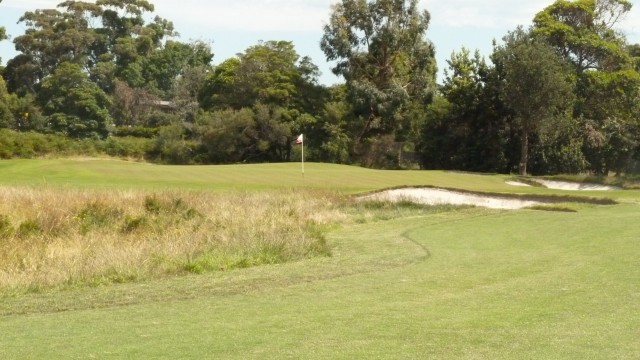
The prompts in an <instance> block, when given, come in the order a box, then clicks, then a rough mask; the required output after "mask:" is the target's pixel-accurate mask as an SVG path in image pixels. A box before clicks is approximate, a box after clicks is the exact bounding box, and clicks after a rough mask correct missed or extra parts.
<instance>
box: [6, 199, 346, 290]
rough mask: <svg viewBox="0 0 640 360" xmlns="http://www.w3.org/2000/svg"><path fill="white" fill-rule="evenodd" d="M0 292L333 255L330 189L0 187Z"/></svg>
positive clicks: (333, 217) (334, 217) (334, 216)
mask: <svg viewBox="0 0 640 360" xmlns="http://www.w3.org/2000/svg"><path fill="white" fill-rule="evenodd" d="M0 200H1V202H0V292H24V291H38V290H40V289H46V288H52V287H65V286H84V285H100V284H104V283H113V282H124V281H134V280H139V279H147V278H151V277H158V276H164V275H169V274H179V273H184V272H205V271H216V270H226V269H231V268H239V267H248V266H254V265H260V264H270V263H280V262H285V261H292V260H296V259H302V258H306V257H312V256H318V255H328V254H329V253H330V250H329V248H328V246H327V244H326V243H325V241H324V238H323V236H322V231H320V229H321V228H322V226H324V225H326V224H329V223H332V222H334V221H335V220H337V219H338V218H339V217H340V216H341V215H340V212H339V211H338V210H335V207H333V206H332V203H333V202H335V201H336V198H335V197H333V196H332V195H327V194H309V193H304V192H295V191H294V192H284V191H274V192H268V193H265V192H261V193H224V194H219V193H209V192H190V191H165V192H145V191H120V190H113V191H93V190H91V191H89V190H72V189H59V188H56V189H52V188H44V189H36V188H26V187H0Z"/></svg>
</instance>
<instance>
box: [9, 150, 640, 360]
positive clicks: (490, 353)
mask: <svg viewBox="0 0 640 360" xmlns="http://www.w3.org/2000/svg"><path fill="white" fill-rule="evenodd" d="M94 163H98V162H97V161H96V162H94ZM108 163H110V164H111V162H108ZM6 165H7V164H0V168H2V167H3V166H4V169H0V173H1V174H2V175H0V183H8V182H10V180H9V179H11V175H6V173H5V169H6V168H7V166H6ZM27 165H28V166H27ZM27 165H25V163H23V162H17V163H14V164H12V166H13V170H11V171H13V176H17V174H16V171H17V170H16V169H17V168H18V167H20V166H22V167H24V166H27V167H28V168H29V169H33V167H32V165H29V164H27ZM39 166H40V168H41V169H43V171H42V173H43V174H48V171H50V169H52V168H53V167H57V169H60V172H59V178H58V180H56V184H59V185H66V184H68V185H74V186H89V187H92V186H96V187H103V186H109V183H110V181H112V183H113V184H115V185H117V186H121V187H126V186H131V187H141V188H146V187H152V188H153V187H160V186H169V185H171V186H177V185H178V184H180V175H179V174H180V173H181V172H183V173H185V183H184V186H185V187H200V186H202V187H207V186H211V188H212V189H217V190H232V189H234V188H237V187H241V186H242V184H244V182H246V183H247V186H248V187H252V188H255V189H263V190H268V189H273V188H277V187H278V186H294V185H295V186H298V185H296V181H299V179H298V180H294V178H295V177H296V176H298V175H299V174H295V175H294V174H292V175H287V174H282V172H286V171H292V172H295V169H296V167H295V166H293V165H287V164H284V165H280V164H276V165H264V166H253V165H251V166H247V167H246V168H244V167H228V168H227V167H222V168H218V167H200V168H199V170H198V168H173V167H154V166H151V167H149V165H142V164H128V163H127V164H126V165H122V166H116V165H115V164H111V165H110V166H114V168H113V169H112V171H111V173H112V175H113V177H110V176H107V175H106V174H109V172H105V173H104V174H105V175H104V178H103V179H101V178H100V177H99V176H97V175H95V173H97V172H100V171H102V170H98V169H97V168H95V167H90V170H87V172H86V173H85V174H92V175H90V176H89V175H85V176H84V177H82V178H75V181H76V182H73V179H71V178H72V176H71V175H72V174H66V173H65V171H63V170H62V169H64V168H65V167H66V169H67V170H66V171H70V170H68V169H73V168H74V167H75V166H76V165H73V162H72V161H68V160H65V161H56V162H53V163H52V164H47V163H46V162H43V163H41V165H39ZM144 166H147V167H149V169H150V170H148V171H147V172H146V173H145V171H143V170H141V169H140V167H144ZM9 167H10V168H11V166H9ZM125 168H126V169H129V172H128V173H129V176H130V177H129V180H128V181H129V185H127V180H126V176H123V175H122V174H123V173H124V172H125V170H123V169H125ZM23 169H25V170H24V171H27V172H28V171H34V170H28V169H26V168H23ZM45 170H46V171H45ZM71 171H72V172H73V171H75V170H71ZM254 172H260V174H261V176H256V177H250V176H249V175H247V174H249V173H254ZM214 173H218V174H224V176H225V177H226V178H227V179H228V180H226V181H228V182H222V181H212V182H211V184H208V185H207V183H206V181H204V180H198V179H197V178H198V175H197V174H200V176H201V177H205V178H206V177H208V176H211V174H214ZM242 174H244V175H246V176H247V177H246V178H245V179H244V180H242ZM32 175H33V173H32ZM63 176H67V177H68V179H69V180H68V181H69V182H68V183H67V182H66V181H67V180H62V177H63ZM154 176H155V177H154ZM314 176H315V177H317V178H322V180H321V181H320V180H313V177H314ZM220 177H222V176H220ZM333 177H338V178H339V179H340V181H338V180H336V179H333ZM111 179H113V180H111ZM153 179H155V180H153ZM231 179H235V181H236V182H237V183H235V184H234V183H233V180H231ZM278 180H279V181H278ZM25 181H27V182H29V181H34V180H33V179H31V180H29V179H25ZM243 181H244V182H243ZM304 181H305V182H306V185H305V186H310V187H320V188H331V187H335V188H336V189H337V190H340V191H342V192H345V193H350V192H354V191H361V190H371V189H375V188H376V187H387V186H396V185H400V184H403V183H405V184H409V183H412V182H416V183H419V185H434V186H445V187H449V188H452V187H460V188H464V189H467V190H475V191H491V192H500V191H509V190H511V191H517V192H524V191H530V192H532V193H541V194H565V193H564V192H554V191H549V190H546V189H526V190H524V189H520V188H516V189H514V188H511V187H506V186H504V185H503V182H504V180H503V177H501V176H482V175H463V174H450V173H444V172H424V173H423V172H380V171H373V170H364V169H358V168H352V167H342V166H325V165H320V164H312V165H311V166H310V167H309V170H308V173H307V175H306V177H305V180H304ZM29 183H30V182H29ZM36 183H37V181H34V183H31V184H32V185H36ZM49 183H51V180H50V182H49ZM225 184H227V185H225ZM341 184H342V185H341ZM300 186H302V185H300ZM589 196H593V193H589ZM610 196H612V197H615V198H618V199H622V200H623V201H624V203H623V204H620V205H613V206H596V205H580V206H575V207H572V209H574V210H576V211H577V212H558V211H536V210H520V211H494V210H485V209H476V208H457V207H439V208H433V209H432V208H424V207H414V206H411V205H409V204H403V206H400V207H396V208H394V207H390V206H388V205H385V204H383V205H375V204H358V205H354V206H353V208H347V209H345V211H346V213H347V215H348V217H347V218H346V219H345V220H344V221H343V222H342V225H341V226H340V227H337V228H335V229H334V230H332V231H331V232H329V233H328V234H327V241H328V242H329V244H330V246H331V247H332V249H331V250H332V254H333V255H332V256H331V257H318V258H312V259H306V260H301V261H297V262H292V263H286V264H278V265H269V266H261V267H254V268H248V269H238V270H233V271H229V272H223V273H205V274H202V275H187V276H180V277H167V278H163V279H159V280H153V281H147V282H141V283H127V284H121V285H110V286H103V287H97V288H77V289H69V290H67V291H62V292H60V291H50V292H43V293H37V294H35V293H34V294H26V295H21V296H13V297H3V298H0V334H2V336H0V358H2V359H5V358H6V359H14V358H15V359H22V358H27V359H28V358H33V359H60V358H72V359H73V358H100V359H110V358H112V359H120V358H154V359H175V358H224V359H265V358H272V359H280V358H296V359H298V358H301V359H335V358H337V359H354V358H359V359H422V358H433V359H521V358H529V359H635V358H640V342H638V341H637V337H638V334H640V280H639V279H640V267H638V266H637V264H638V258H640V225H638V221H637V219H638V218H640V206H638V204H637V201H638V199H640V192H637V191H627V192H614V193H611V195H610Z"/></svg>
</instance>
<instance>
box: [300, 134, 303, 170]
mask: <svg viewBox="0 0 640 360" xmlns="http://www.w3.org/2000/svg"><path fill="white" fill-rule="evenodd" d="M300 137H301V138H302V144H300V145H302V177H304V135H300Z"/></svg>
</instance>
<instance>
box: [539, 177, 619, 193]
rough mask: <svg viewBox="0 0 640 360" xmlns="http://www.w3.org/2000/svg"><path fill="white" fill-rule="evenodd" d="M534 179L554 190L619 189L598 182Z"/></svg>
mask: <svg viewBox="0 0 640 360" xmlns="http://www.w3.org/2000/svg"><path fill="white" fill-rule="evenodd" d="M534 181H536V182H538V183H540V184H542V185H543V186H544V187H546V188H548V189H556V190H582V191H612V190H620V188H619V187H615V186H607V185H599V184H583V183H575V182H567V181H555V180H554V181H552V180H540V179H535V180H534Z"/></svg>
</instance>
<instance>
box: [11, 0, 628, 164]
mask: <svg viewBox="0 0 640 360" xmlns="http://www.w3.org/2000/svg"><path fill="white" fill-rule="evenodd" d="M631 6H632V5H631V3H630V2H629V1H627V0H573V1H565V0H558V1H556V2H555V3H553V4H552V5H550V6H548V7H546V8H545V9H543V10H542V11H540V12H539V13H538V14H537V15H536V16H535V17H534V19H532V25H531V26H530V27H529V28H525V27H523V26H520V27H518V28H516V29H514V30H513V31H510V32H509V33H507V34H505V36H504V38H503V41H501V42H494V51H493V53H492V54H491V55H490V56H489V58H488V59H487V58H483V57H482V56H480V54H479V53H478V52H475V53H474V52H472V51H470V50H468V49H464V48H463V49H461V50H460V51H458V52H454V53H453V54H452V55H451V58H450V60H448V61H447V64H446V66H445V77H444V79H443V80H442V84H440V85H436V81H435V77H436V75H435V74H436V62H435V48H434V45H433V44H432V43H431V42H430V41H429V39H428V28H429V23H430V20H431V16H430V14H429V12H428V11H425V10H420V4H419V1H418V0H367V1H365V0H362V1H356V0H341V1H339V2H337V3H336V4H334V5H333V6H332V7H331V9H330V15H329V19H328V22H327V24H326V25H325V26H324V28H323V30H324V32H323V36H322V38H321V39H319V40H320V47H321V49H322V50H323V52H324V53H325V55H326V57H327V59H328V60H330V61H334V64H335V67H334V68H333V72H334V73H335V74H336V75H339V76H342V77H343V78H344V80H345V82H344V84H339V85H334V86H330V87H327V86H324V85H322V84H319V83H318V78H319V75H320V74H319V70H318V67H317V66H316V65H315V64H314V63H313V62H312V61H311V59H310V58H308V57H305V56H301V55H299V54H298V53H297V51H296V49H295V47H294V45H293V43H292V42H290V41H284V40H272V41H264V42H262V41H261V42H258V43H256V44H255V45H253V46H251V47H249V48H247V49H246V50H245V51H244V52H242V53H239V54H238V55H237V56H235V57H232V58H229V59H222V61H220V62H218V64H217V65H213V58H214V54H213V49H212V48H211V46H210V44H208V43H205V42H201V41H196V42H187V43H185V42H181V41H180V40H179V38H178V34H177V32H176V31H175V29H174V26H173V23H172V22H171V21H169V20H167V19H163V18H160V17H158V16H154V14H153V13H154V6H153V4H152V3H151V2H150V1H147V0H97V1H95V2H88V1H64V2H62V3H60V4H59V5H58V6H57V8H55V9H35V10H33V11H28V12H26V13H25V14H24V15H23V16H22V17H21V18H20V19H18V21H19V22H20V23H21V24H22V25H23V26H24V28H25V29H26V30H25V32H24V34H11V35H13V36H12V38H13V43H14V45H15V48H16V50H17V51H18V55H16V56H15V57H13V58H11V59H4V61H6V66H4V67H0V75H1V76H0V129H2V132H1V133H0V137H1V138H2V139H1V141H0V147H1V148H0V156H2V157H3V158H7V157H16V156H17V157H25V156H26V157H32V156H43V155H52V154H57V155H68V154H89V155H93V154H95V153H96V152H97V153H107V154H110V155H113V154H119V155H120V156H126V157H134V158H144V159H146V160H149V161H156V162H162V163H169V164H193V163H204V164H219V163H241V162H276V161H293V160H298V159H299V158H300V149H299V147H297V146H295V145H294V140H295V139H296V138H297V137H298V134H300V133H304V134H305V147H306V148H305V156H306V157H307V159H308V160H312V161H324V162H337V163H354V164H361V165H364V166H369V167H379V168H401V167H418V166H420V167H422V168H429V169H435V168H437V169H457V170H469V171H484V172H519V173H521V174H527V173H534V174H550V173H577V172H590V173H594V174H608V173H610V172H615V173H625V172H626V173H628V172H636V171H638V170H640V169H639V166H638V163H639V162H640V161H639V160H640V74H639V73H638V71H639V70H640V44H629V43H628V42H627V41H626V39H625V37H624V34H622V33H620V32H619V31H618V30H617V26H616V25H617V23H618V22H619V20H620V19H621V18H623V17H624V15H625V14H626V13H628V12H629V11H630V9H631ZM8 35H9V34H6V30H5V28H3V27H1V26H0V41H3V40H4V41H6V40H7V39H8ZM87 144H89V145H87ZM105 144H110V145H108V146H107V145H105ZM118 149H119V150H118Z"/></svg>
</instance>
